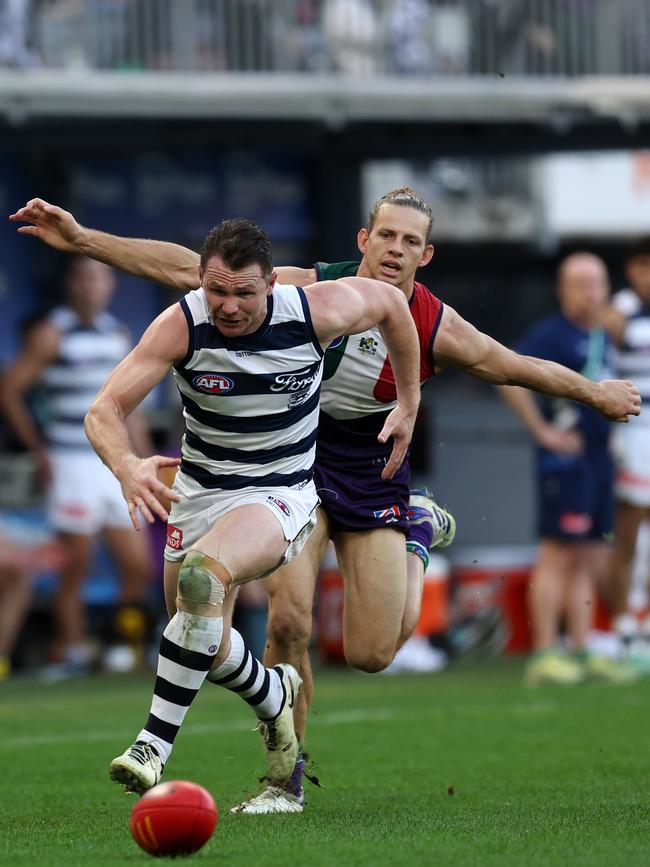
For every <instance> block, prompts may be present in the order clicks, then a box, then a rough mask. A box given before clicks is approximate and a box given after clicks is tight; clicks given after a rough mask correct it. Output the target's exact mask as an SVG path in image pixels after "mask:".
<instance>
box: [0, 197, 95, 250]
mask: <svg viewBox="0 0 650 867" xmlns="http://www.w3.org/2000/svg"><path fill="white" fill-rule="evenodd" d="M9 219H10V220H13V221H14V222H16V223H29V225H28V226H19V227H18V233H19V234H20V235H34V237H36V238H39V239H40V240H41V241H44V242H45V243H46V244H49V246H50V247H54V248H55V249H56V250H62V251H63V252H64V253H74V252H79V250H80V247H79V245H80V242H81V240H82V238H83V231H84V230H83V226H80V225H79V223H78V222H77V221H76V220H75V218H74V217H73V216H72V214H71V213H70V212H69V211H64V210H63V208H59V207H57V206H56V205H51V204H50V203H49V202H46V201H45V200H44V199H31V200H30V201H29V202H27V204H26V205H25V207H24V208H19V209H18V210H17V211H16V213H15V214H11V215H10V217H9Z"/></svg>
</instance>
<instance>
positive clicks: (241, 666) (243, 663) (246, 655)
mask: <svg viewBox="0 0 650 867" xmlns="http://www.w3.org/2000/svg"><path fill="white" fill-rule="evenodd" d="M252 658H253V654H252V653H251V652H250V650H249V649H248V647H247V646H246V642H244V658H243V659H242V661H241V662H240V663H239V665H238V666H237V668H236V669H235V670H234V671H232V672H231V673H230V674H226V675H225V676H224V677H220V678H219V679H218V680H213V679H212V678H210V683H216V684H218V686H225V687H226V689H230V687H229V686H226V684H228V683H230V682H231V681H233V680H237V678H238V677H239V676H240V674H241V673H242V671H243V670H244V669H245V668H246V665H247V664H248V660H249V659H252Z"/></svg>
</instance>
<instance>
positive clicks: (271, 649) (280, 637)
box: [264, 509, 329, 743]
mask: <svg viewBox="0 0 650 867" xmlns="http://www.w3.org/2000/svg"><path fill="white" fill-rule="evenodd" d="M328 538H329V521H328V518H327V516H326V514H325V513H324V512H323V510H322V509H319V510H318V522H317V524H316V528H315V530H314V532H313V533H312V534H311V536H310V537H309V540H308V541H307V544H306V545H305V547H304V548H303V550H302V551H301V553H300V555H299V556H298V557H296V559H295V560H292V561H291V563H287V564H286V566H283V567H282V568H281V569H278V571H277V572H274V573H273V575H270V576H269V577H268V578H266V579H265V583H266V588H267V590H268V593H269V621H268V628H267V633H268V635H267V642H266V652H265V654H264V664H265V665H276V664H277V663H278V662H289V663H290V664H291V665H293V666H294V668H296V669H298V671H299V672H300V676H301V677H302V679H303V683H302V688H301V690H300V694H299V696H298V700H297V702H296V706H295V709H294V722H295V727H296V734H297V735H298V740H299V741H300V742H301V743H303V742H304V739H305V735H306V729H307V713H308V710H309V706H310V704H311V701H312V697H313V693H314V682H313V678H312V672H311V664H310V662H309V654H308V647H309V640H310V638H311V624H312V608H313V604H314V590H315V587H316V579H317V577H318V570H319V567H320V562H321V560H322V558H323V554H324V553H325V548H326V546H327V541H328Z"/></svg>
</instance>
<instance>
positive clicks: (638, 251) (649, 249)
mask: <svg viewBox="0 0 650 867" xmlns="http://www.w3.org/2000/svg"><path fill="white" fill-rule="evenodd" d="M637 256H650V235H646V236H645V237H643V238H637V240H636V241H634V243H633V244H630V247H629V249H628V251H627V255H626V256H625V261H626V262H629V261H630V259H636V258H637Z"/></svg>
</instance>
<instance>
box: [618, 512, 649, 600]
mask: <svg viewBox="0 0 650 867" xmlns="http://www.w3.org/2000/svg"><path fill="white" fill-rule="evenodd" d="M648 512H649V510H648V509H647V508H645V507H643V506H634V505H632V503H625V502H619V503H618V506H617V510H616V524H615V529H614V547H613V548H612V554H611V560H610V564H611V576H612V577H611V582H612V586H611V605H612V615H613V616H614V617H617V616H618V615H620V614H626V613H627V610H628V597H629V594H630V580H631V574H632V564H633V562H634V551H635V548H636V540H637V536H638V534H639V527H640V526H641V524H642V522H643V520H644V519H645V518H646V517H647V515H648Z"/></svg>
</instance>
